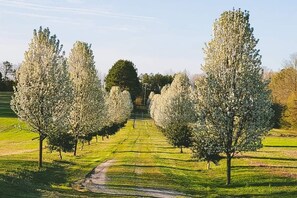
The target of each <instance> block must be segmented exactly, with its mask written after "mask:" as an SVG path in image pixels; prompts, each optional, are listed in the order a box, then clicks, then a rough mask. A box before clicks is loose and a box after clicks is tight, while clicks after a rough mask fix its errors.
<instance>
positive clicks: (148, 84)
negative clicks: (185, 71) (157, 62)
mask: <svg viewBox="0 0 297 198" xmlns="http://www.w3.org/2000/svg"><path fill="white" fill-rule="evenodd" d="M173 78H174V76H172V75H162V74H159V73H158V74H152V73H151V74H147V73H145V74H141V75H140V80H141V84H142V88H143V90H144V89H145V91H146V93H147V95H148V94H149V93H150V92H154V93H155V94H159V93H160V92H161V89H162V87H163V86H164V85H167V84H171V83H172V81H173Z"/></svg>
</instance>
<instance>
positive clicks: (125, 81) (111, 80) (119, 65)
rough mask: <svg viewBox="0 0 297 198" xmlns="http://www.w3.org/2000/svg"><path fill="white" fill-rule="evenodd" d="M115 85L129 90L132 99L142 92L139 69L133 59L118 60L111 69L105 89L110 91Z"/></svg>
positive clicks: (106, 79)
mask: <svg viewBox="0 0 297 198" xmlns="http://www.w3.org/2000/svg"><path fill="white" fill-rule="evenodd" d="M113 86H119V87H120V89H121V91H123V90H127V91H129V92H130V95H131V99H132V101H134V100H135V99H136V97H137V96H138V95H139V94H140V92H141V85H140V82H139V79H138V76H137V69H136V67H135V65H134V64H133V63H132V62H131V61H127V60H118V61H117V62H116V63H115V64H114V65H113V66H112V68H111V69H110V70H109V72H108V74H107V76H106V78H105V89H106V90H107V91H110V90H111V87H113Z"/></svg>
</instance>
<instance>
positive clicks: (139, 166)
mask: <svg viewBox="0 0 297 198" xmlns="http://www.w3.org/2000/svg"><path fill="white" fill-rule="evenodd" d="M116 166H118V167H121V166H122V167H123V166H124V167H132V168H166V169H173V170H182V171H191V172H197V173H198V172H200V171H202V170H193V169H187V168H179V167H173V166H165V165H156V166H155V165H135V164H119V165H114V167H116Z"/></svg>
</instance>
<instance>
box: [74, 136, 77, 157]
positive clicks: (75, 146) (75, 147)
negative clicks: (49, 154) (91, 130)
mask: <svg viewBox="0 0 297 198" xmlns="http://www.w3.org/2000/svg"><path fill="white" fill-rule="evenodd" d="M76 150H77V138H75V142H74V152H73V155H74V156H76Z"/></svg>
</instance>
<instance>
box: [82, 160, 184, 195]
mask: <svg viewBox="0 0 297 198" xmlns="http://www.w3.org/2000/svg"><path fill="white" fill-rule="evenodd" d="M115 162H116V160H114V159H112V160H108V161H106V162H104V163H102V164H100V165H98V166H97V167H96V168H95V169H93V171H92V172H91V173H90V174H89V175H88V176H87V177H86V178H85V179H84V180H83V181H82V182H81V183H80V186H81V187H84V188H85V189H87V190H88V191H91V192H95V193H105V194H111V195H122V196H125V195H126V196H141V197H167V198H170V197H187V195H186V194H183V193H180V192H177V191H171V190H165V189H155V188H143V187H130V186H110V185H107V184H106V183H107V181H108V178H107V176H106V173H107V171H108V168H109V167H110V166H112V165H113V164H114V163H115Z"/></svg>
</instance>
